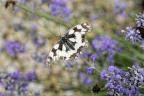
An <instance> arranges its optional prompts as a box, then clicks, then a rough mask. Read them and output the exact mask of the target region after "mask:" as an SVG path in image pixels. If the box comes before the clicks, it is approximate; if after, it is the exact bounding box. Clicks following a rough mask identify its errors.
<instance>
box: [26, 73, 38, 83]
mask: <svg viewBox="0 0 144 96" xmlns="http://www.w3.org/2000/svg"><path fill="white" fill-rule="evenodd" d="M25 78H26V80H28V81H32V80H36V79H37V75H36V72H35V71H33V72H28V73H27V74H26V76H25Z"/></svg>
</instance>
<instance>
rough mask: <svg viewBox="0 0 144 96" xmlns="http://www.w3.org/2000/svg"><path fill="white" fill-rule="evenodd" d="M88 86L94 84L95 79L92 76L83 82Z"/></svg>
mask: <svg viewBox="0 0 144 96" xmlns="http://www.w3.org/2000/svg"><path fill="white" fill-rule="evenodd" d="M83 83H84V84H85V85H87V86H92V85H93V83H94V81H93V79H91V78H86V79H85V81H84V82H83Z"/></svg>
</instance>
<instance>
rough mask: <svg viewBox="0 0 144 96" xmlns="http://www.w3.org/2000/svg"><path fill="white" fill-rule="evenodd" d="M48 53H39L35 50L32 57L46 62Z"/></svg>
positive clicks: (40, 61)
mask: <svg viewBox="0 0 144 96" xmlns="http://www.w3.org/2000/svg"><path fill="white" fill-rule="evenodd" d="M47 56H48V54H46V53H44V52H43V53H38V52H35V53H34V54H33V55H32V57H33V59H34V60H35V61H36V62H38V63H45V62H46V58H47Z"/></svg>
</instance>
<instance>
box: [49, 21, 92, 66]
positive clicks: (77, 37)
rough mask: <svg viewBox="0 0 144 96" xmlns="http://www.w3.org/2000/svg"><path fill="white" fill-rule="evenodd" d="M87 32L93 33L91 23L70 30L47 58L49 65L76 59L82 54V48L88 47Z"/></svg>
mask: <svg viewBox="0 0 144 96" xmlns="http://www.w3.org/2000/svg"><path fill="white" fill-rule="evenodd" d="M86 32H91V26H90V24H89V23H82V24H79V25H76V26H75V27H73V28H71V29H70V30H68V31H67V33H66V34H65V35H64V37H62V38H61V39H60V40H59V41H58V42H57V43H56V44H55V45H54V46H53V48H52V50H51V51H50V53H49V56H48V58H47V63H49V62H50V61H56V60H68V59H69V58H76V57H77V56H78V54H80V53H81V51H82V48H83V47H86V46H87V40H86V38H85V34H86Z"/></svg>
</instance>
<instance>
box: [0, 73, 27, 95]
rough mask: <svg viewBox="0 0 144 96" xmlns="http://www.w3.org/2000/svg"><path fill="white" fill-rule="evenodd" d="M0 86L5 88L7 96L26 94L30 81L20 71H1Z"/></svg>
mask: <svg viewBox="0 0 144 96" xmlns="http://www.w3.org/2000/svg"><path fill="white" fill-rule="evenodd" d="M0 86H1V87H3V88H4V90H5V94H7V95H6V96H14V94H15V95H16V96H20V95H26V93H27V91H28V90H27V87H28V82H27V81H26V80H25V79H24V75H22V74H20V72H19V71H16V72H14V73H11V74H9V73H3V72H0Z"/></svg>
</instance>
